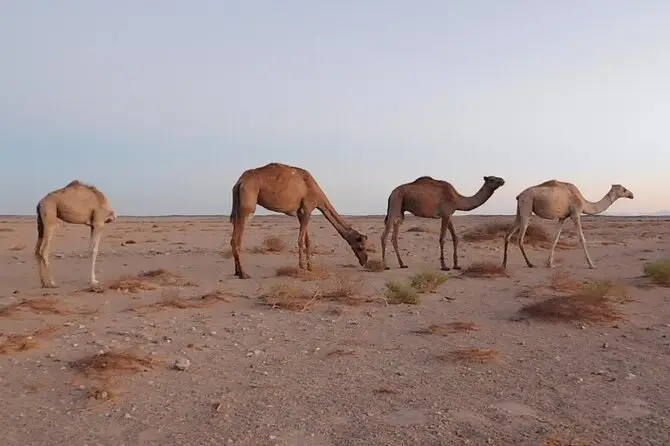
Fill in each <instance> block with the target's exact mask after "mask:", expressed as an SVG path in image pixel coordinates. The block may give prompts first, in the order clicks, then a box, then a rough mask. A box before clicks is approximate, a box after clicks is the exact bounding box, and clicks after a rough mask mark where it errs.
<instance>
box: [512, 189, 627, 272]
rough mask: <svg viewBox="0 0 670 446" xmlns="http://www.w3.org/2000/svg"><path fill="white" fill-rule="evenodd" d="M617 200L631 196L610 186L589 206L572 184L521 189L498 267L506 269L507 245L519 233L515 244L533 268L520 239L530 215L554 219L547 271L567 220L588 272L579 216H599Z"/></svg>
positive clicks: (524, 233) (586, 252)
mask: <svg viewBox="0 0 670 446" xmlns="http://www.w3.org/2000/svg"><path fill="white" fill-rule="evenodd" d="M619 198H630V199H632V198H633V192H631V191H629V190H628V189H626V188H625V187H623V186H622V185H620V184H612V187H611V188H610V190H609V192H607V194H605V196H604V197H603V198H602V199H601V200H600V201H598V202H596V203H592V202H590V201H586V199H584V196H583V195H582V193H581V192H580V191H579V189H578V188H577V187H576V186H575V185H574V184H572V183H566V182H563V181H557V180H549V181H545V182H544V183H542V184H538V185H536V186H531V187H529V188H527V189H525V190H524V191H523V192H521V193H520V194H519V195H517V197H516V201H517V204H516V219H515V220H514V223H513V224H512V226H511V227H510V228H509V230H508V231H507V234H505V249H504V254H503V262H502V267H503V268H506V267H507V247H508V245H509V241H510V239H511V238H512V236H513V235H514V233H515V232H516V231H520V232H519V237H518V244H519V249H520V250H521V254H523V258H524V259H525V260H526V265H528V267H529V268H533V266H534V265H533V264H532V263H530V260H528V256H527V255H526V250H525V249H524V248H523V238H524V236H525V235H526V229H528V224H529V223H530V217H531V215H532V214H533V213H534V214H535V215H537V216H538V217H540V218H544V219H547V220H553V219H555V218H557V219H558V226H557V228H556V235H555V236H554V240H553V242H552V243H551V248H550V250H549V257H548V258H547V263H546V265H547V267H548V268H552V267H553V266H554V250H555V249H556V244H557V243H558V238H559V237H560V235H561V230H562V229H563V225H564V224H565V221H566V220H567V219H568V218H571V219H572V221H573V222H574V224H575V227H576V228H577V232H578V233H579V244H580V245H581V246H582V249H583V250H584V255H585V256H586V262H587V263H588V264H589V267H590V268H595V266H594V265H593V262H592V261H591V257H589V253H588V251H587V250H586V240H585V239H584V232H583V231H582V222H581V214H582V213H584V214H587V215H593V214H599V213H601V212H603V211H605V210H606V209H607V208H609V207H610V206H611V205H612V204H613V203H614V202H615V201H616V200H618V199H619Z"/></svg>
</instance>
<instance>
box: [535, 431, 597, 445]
mask: <svg viewBox="0 0 670 446" xmlns="http://www.w3.org/2000/svg"><path fill="white" fill-rule="evenodd" d="M542 445H543V446H592V445H593V442H591V441H590V440H586V439H584V438H581V437H570V438H564V437H563V436H559V435H558V434H556V433H553V434H551V435H550V436H548V437H545V438H544V439H543V441H542Z"/></svg>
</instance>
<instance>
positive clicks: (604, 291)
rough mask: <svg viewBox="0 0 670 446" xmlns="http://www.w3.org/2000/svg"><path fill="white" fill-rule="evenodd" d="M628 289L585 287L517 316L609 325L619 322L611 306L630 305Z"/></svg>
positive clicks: (611, 285) (598, 284)
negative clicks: (605, 323)
mask: <svg viewBox="0 0 670 446" xmlns="http://www.w3.org/2000/svg"><path fill="white" fill-rule="evenodd" d="M630 301H631V297H630V295H629V294H628V289H627V288H626V287H624V286H622V285H619V284H616V283H614V282H611V281H606V282H595V283H585V284H582V285H581V286H580V288H579V289H578V290H576V291H574V292H572V293H571V294H569V295H567V296H554V297H551V298H549V299H546V300H542V301H540V302H535V303H531V304H527V305H524V306H523V307H521V309H520V310H519V315H520V316H522V317H523V316H525V317H531V318H535V319H540V320H544V321H551V322H561V321H584V322H593V323H597V322H612V321H616V320H619V319H621V314H620V313H619V311H617V310H616V309H615V308H614V307H613V305H612V304H613V303H626V302H630Z"/></svg>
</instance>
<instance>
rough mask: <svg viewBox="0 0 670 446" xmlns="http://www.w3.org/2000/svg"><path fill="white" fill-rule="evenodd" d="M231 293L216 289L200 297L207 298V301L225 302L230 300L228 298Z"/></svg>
mask: <svg viewBox="0 0 670 446" xmlns="http://www.w3.org/2000/svg"><path fill="white" fill-rule="evenodd" d="M228 297H229V295H228V294H227V293H225V292H223V291H221V290H214V291H210V292H209V293H205V294H203V295H202V296H200V299H202V300H205V301H217V300H220V301H223V302H230V300H228Z"/></svg>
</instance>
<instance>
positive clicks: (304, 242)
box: [298, 211, 312, 271]
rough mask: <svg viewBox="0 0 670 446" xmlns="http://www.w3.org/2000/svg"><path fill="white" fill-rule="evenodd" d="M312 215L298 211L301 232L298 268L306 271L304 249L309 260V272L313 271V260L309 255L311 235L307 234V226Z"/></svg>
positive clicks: (299, 233) (299, 236) (299, 235)
mask: <svg viewBox="0 0 670 446" xmlns="http://www.w3.org/2000/svg"><path fill="white" fill-rule="evenodd" d="M309 218H310V214H308V213H307V212H305V211H298V221H299V222H300V231H299V232H298V267H299V268H300V269H305V263H304V261H303V249H304V250H305V257H306V258H307V270H308V271H311V270H312V259H311V257H310V253H309V246H308V245H309V242H308V239H309V234H307V225H308V224H309Z"/></svg>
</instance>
